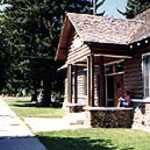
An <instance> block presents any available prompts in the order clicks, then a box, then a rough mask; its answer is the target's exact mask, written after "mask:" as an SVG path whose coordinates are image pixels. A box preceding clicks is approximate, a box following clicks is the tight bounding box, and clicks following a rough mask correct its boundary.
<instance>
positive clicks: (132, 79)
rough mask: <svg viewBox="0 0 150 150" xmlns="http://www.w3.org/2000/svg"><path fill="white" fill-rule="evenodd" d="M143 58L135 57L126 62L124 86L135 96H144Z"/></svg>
mask: <svg viewBox="0 0 150 150" xmlns="http://www.w3.org/2000/svg"><path fill="white" fill-rule="evenodd" d="M141 64H142V59H141V57H135V58H133V59H127V60H125V62H124V72H125V73H124V87H125V90H129V91H131V92H132V93H133V97H134V98H139V99H141V98H143V79H142V66H141Z"/></svg>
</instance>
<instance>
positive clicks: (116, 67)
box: [115, 62, 124, 72]
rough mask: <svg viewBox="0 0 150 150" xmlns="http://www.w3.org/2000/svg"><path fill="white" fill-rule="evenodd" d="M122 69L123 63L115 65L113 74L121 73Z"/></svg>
mask: <svg viewBox="0 0 150 150" xmlns="http://www.w3.org/2000/svg"><path fill="white" fill-rule="evenodd" d="M123 69H124V68H123V62H122V63H119V64H116V65H115V72H122V71H123Z"/></svg>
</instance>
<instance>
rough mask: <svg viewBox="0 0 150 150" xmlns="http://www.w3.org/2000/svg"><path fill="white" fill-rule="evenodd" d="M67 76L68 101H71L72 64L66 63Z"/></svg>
mask: <svg viewBox="0 0 150 150" xmlns="http://www.w3.org/2000/svg"><path fill="white" fill-rule="evenodd" d="M67 78H68V92H67V93H68V102H69V103H72V65H71V64H69V65H68V70H67Z"/></svg>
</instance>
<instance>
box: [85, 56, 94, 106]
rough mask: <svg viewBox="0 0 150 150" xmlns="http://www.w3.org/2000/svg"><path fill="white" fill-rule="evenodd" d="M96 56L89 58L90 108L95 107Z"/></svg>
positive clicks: (88, 85)
mask: <svg viewBox="0 0 150 150" xmlns="http://www.w3.org/2000/svg"><path fill="white" fill-rule="evenodd" d="M94 93H95V90H94V56H93V55H91V56H88V57H87V98H88V106H94Z"/></svg>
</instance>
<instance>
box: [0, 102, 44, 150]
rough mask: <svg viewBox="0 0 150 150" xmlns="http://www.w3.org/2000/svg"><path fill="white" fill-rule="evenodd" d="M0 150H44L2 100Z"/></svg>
mask: <svg viewBox="0 0 150 150" xmlns="http://www.w3.org/2000/svg"><path fill="white" fill-rule="evenodd" d="M0 150H46V149H45V148H44V146H43V145H42V144H41V143H40V141H39V140H38V139H37V138H35V137H34V136H33V134H32V133H31V131H30V130H29V128H28V127H27V126H26V125H25V124H24V122H23V121H22V120H20V119H19V118H18V117H17V115H16V114H15V113H14V112H13V111H12V110H10V108H9V107H8V105H7V104H6V103H5V102H4V101H3V100H0Z"/></svg>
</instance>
